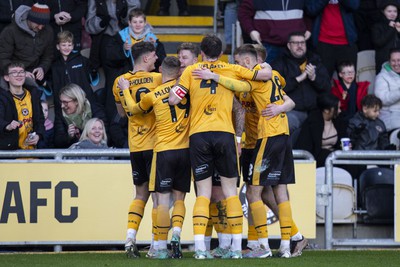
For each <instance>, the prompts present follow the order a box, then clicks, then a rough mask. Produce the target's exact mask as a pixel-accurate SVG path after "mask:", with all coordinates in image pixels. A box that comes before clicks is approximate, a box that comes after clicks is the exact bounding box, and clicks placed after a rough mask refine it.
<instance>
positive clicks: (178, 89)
mask: <svg viewBox="0 0 400 267" xmlns="http://www.w3.org/2000/svg"><path fill="white" fill-rule="evenodd" d="M171 92H172V93H174V95H175V96H176V97H177V98H179V99H180V100H182V99H183V98H184V97H185V95H186V91H185V90H183V89H182V88H181V87H179V86H178V85H177V86H174V87H173V88H172V90H171Z"/></svg>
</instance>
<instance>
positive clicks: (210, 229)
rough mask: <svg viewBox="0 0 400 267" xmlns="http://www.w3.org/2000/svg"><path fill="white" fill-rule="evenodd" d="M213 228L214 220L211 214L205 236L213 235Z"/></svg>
mask: <svg viewBox="0 0 400 267" xmlns="http://www.w3.org/2000/svg"><path fill="white" fill-rule="evenodd" d="M212 230H213V222H212V220H211V216H210V218H209V219H208V222H207V228H206V234H205V236H211V235H212Z"/></svg>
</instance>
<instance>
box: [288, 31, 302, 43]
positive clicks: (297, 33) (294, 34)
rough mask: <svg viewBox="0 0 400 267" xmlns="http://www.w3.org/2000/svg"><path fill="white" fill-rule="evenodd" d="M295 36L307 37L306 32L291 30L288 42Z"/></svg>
mask: <svg viewBox="0 0 400 267" xmlns="http://www.w3.org/2000/svg"><path fill="white" fill-rule="evenodd" d="M293 36H301V37H304V38H305V32H299V31H297V32H291V33H290V34H289V36H288V39H287V42H288V43H289V42H290V40H292V37H293Z"/></svg>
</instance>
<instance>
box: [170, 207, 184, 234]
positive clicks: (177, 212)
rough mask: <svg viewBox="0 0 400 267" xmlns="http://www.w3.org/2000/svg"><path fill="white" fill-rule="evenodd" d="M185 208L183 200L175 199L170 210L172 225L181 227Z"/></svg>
mask: <svg viewBox="0 0 400 267" xmlns="http://www.w3.org/2000/svg"><path fill="white" fill-rule="evenodd" d="M185 214H186V208H185V203H184V202H183V200H177V201H175V204H174V209H173V210H172V218H171V219H172V227H179V228H181V229H182V225H183V220H184V219H185Z"/></svg>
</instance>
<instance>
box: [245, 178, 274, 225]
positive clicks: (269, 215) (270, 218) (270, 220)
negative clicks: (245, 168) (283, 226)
mask: <svg viewBox="0 0 400 267" xmlns="http://www.w3.org/2000/svg"><path fill="white" fill-rule="evenodd" d="M246 191H247V187H246V184H243V186H242V187H241V188H240V192H239V199H240V202H241V203H242V210H243V215H244V216H245V217H246V218H249V217H248V216H249V203H248V202H247V198H246ZM277 221H278V217H277V216H276V215H275V214H274V213H273V212H272V211H271V210H270V209H268V211H267V224H268V225H270V224H273V223H276V222H277Z"/></svg>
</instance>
